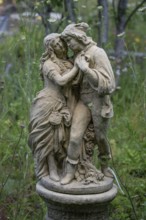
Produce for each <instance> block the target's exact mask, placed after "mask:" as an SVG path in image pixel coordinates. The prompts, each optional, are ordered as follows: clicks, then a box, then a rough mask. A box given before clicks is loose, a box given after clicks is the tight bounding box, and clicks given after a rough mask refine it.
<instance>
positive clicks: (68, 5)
mask: <svg viewBox="0 0 146 220" xmlns="http://www.w3.org/2000/svg"><path fill="white" fill-rule="evenodd" d="M64 6H65V12H66V14H67V20H70V21H71V22H72V23H75V22H76V16H75V6H74V2H73V0H64Z"/></svg>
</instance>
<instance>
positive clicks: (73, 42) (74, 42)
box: [65, 36, 82, 53]
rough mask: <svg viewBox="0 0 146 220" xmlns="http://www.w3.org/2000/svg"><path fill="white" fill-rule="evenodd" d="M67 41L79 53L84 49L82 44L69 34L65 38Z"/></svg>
mask: <svg viewBox="0 0 146 220" xmlns="http://www.w3.org/2000/svg"><path fill="white" fill-rule="evenodd" d="M65 41H66V43H67V46H68V47H69V48H70V49H71V50H73V52H75V53H78V52H80V51H81V50H82V48H81V44H80V43H79V42H78V40H76V39H75V38H73V37H70V36H67V37H66V38H65Z"/></svg>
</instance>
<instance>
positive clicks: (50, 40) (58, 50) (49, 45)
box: [44, 33, 67, 58]
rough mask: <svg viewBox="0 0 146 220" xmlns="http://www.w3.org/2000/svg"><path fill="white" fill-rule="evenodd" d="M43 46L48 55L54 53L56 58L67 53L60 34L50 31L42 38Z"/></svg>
mask: <svg viewBox="0 0 146 220" xmlns="http://www.w3.org/2000/svg"><path fill="white" fill-rule="evenodd" d="M44 46H45V48H46V50H47V51H48V53H49V54H50V56H51V55H52V54H53V53H54V54H55V55H56V56H57V57H58V58H63V57H64V56H66V54H67V45H66V43H65V41H64V40H63V39H61V35H60V34H57V33H52V34H49V35H47V36H46V37H45V38H44Z"/></svg>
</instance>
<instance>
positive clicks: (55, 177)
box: [50, 170, 60, 182]
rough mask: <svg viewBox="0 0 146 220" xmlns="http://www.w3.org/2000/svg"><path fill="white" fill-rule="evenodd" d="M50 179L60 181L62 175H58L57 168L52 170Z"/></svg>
mask: <svg viewBox="0 0 146 220" xmlns="http://www.w3.org/2000/svg"><path fill="white" fill-rule="evenodd" d="M50 179H51V180H54V181H55V182H59V181H60V177H59V176H58V174H57V172H56V171H55V170H53V171H51V172H50Z"/></svg>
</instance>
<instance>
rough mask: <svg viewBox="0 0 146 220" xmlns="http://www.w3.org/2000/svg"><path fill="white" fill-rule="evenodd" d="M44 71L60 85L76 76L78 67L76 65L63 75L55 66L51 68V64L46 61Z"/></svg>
mask: <svg viewBox="0 0 146 220" xmlns="http://www.w3.org/2000/svg"><path fill="white" fill-rule="evenodd" d="M44 71H45V72H46V73H47V74H46V75H47V76H48V77H49V79H51V80H53V81H54V82H55V83H56V84H58V85H60V86H64V85H66V84H67V83H68V82H70V81H71V80H72V79H73V78H74V77H75V76H76V74H77V72H78V67H77V65H75V66H74V67H73V68H72V69H71V70H70V71H69V72H68V73H66V74H64V75H63V74H62V75H61V74H60V73H59V72H58V71H57V70H56V69H55V68H54V67H52V68H51V67H50V65H49V64H47V63H46V65H45V66H44Z"/></svg>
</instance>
